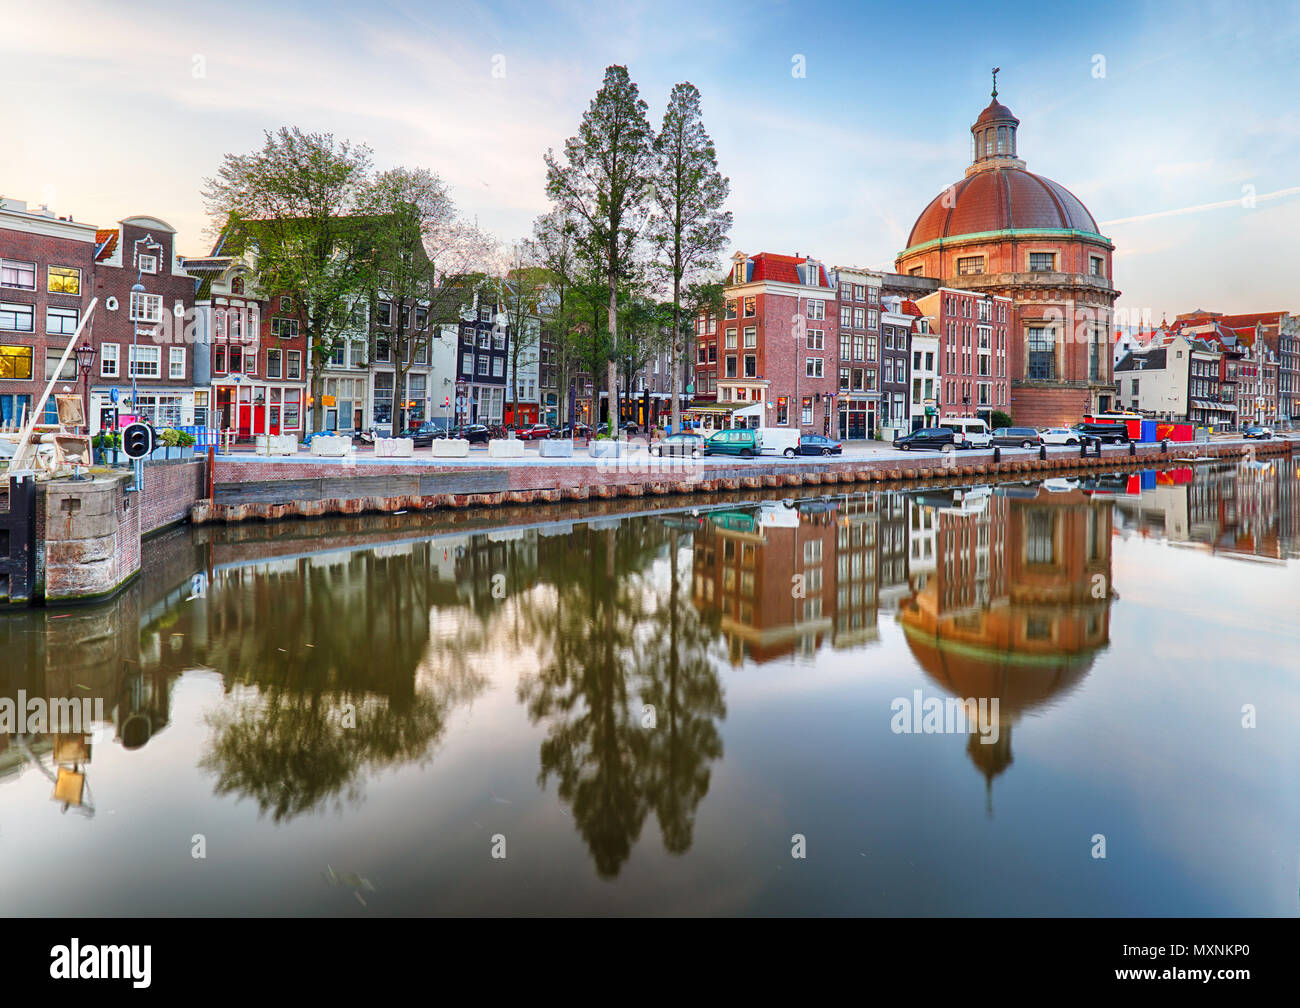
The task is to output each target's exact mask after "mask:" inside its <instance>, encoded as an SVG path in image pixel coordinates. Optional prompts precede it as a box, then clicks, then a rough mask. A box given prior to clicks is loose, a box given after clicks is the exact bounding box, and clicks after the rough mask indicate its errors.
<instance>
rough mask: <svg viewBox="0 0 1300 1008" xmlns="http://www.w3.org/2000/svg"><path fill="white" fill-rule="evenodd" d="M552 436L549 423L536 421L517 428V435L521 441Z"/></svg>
mask: <svg viewBox="0 0 1300 1008" xmlns="http://www.w3.org/2000/svg"><path fill="white" fill-rule="evenodd" d="M550 436H551V428H550V425H549V424H544V423H535V424H528V425H526V426H524V427H516V428H515V437H516V438H518V439H519V440H520V441H537V440H540V439H542V438H548V437H550Z"/></svg>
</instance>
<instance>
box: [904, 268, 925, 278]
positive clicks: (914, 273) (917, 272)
mask: <svg viewBox="0 0 1300 1008" xmlns="http://www.w3.org/2000/svg"><path fill="white" fill-rule="evenodd" d="M921 269H922V267H920V266H913V267H912V268H911V269H910V270H908V271H907V273H908V275H909V276H920V275H921Z"/></svg>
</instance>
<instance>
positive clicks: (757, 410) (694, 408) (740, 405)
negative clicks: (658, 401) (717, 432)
mask: <svg viewBox="0 0 1300 1008" xmlns="http://www.w3.org/2000/svg"><path fill="white" fill-rule="evenodd" d="M763 406H764V404H763V403H761V402H726V403H715V402H699V401H696V402H693V403H691V404H690V405H689V406H687V407H686V408H685V409H684V410H683V412H686V413H710V414H715V415H718V416H728V415H730V416H762V415H763Z"/></svg>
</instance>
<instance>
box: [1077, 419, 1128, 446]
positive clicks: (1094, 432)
mask: <svg viewBox="0 0 1300 1008" xmlns="http://www.w3.org/2000/svg"><path fill="white" fill-rule="evenodd" d="M1071 429H1072V430H1074V431H1075V432H1076V433H1077V434H1078V435H1079V440H1080V441H1100V442H1101V443H1102V444H1128V442H1129V436H1128V425H1127V424H1122V423H1077V424H1075V425H1074V426H1073V428H1071Z"/></svg>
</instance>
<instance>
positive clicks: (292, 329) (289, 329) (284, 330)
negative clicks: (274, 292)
mask: <svg viewBox="0 0 1300 1008" xmlns="http://www.w3.org/2000/svg"><path fill="white" fill-rule="evenodd" d="M281 300H283V299H281ZM271 335H272V336H275V337H277V338H278V339H295V338H296V337H297V336H298V320H297V319H291V318H273V319H271Z"/></svg>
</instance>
